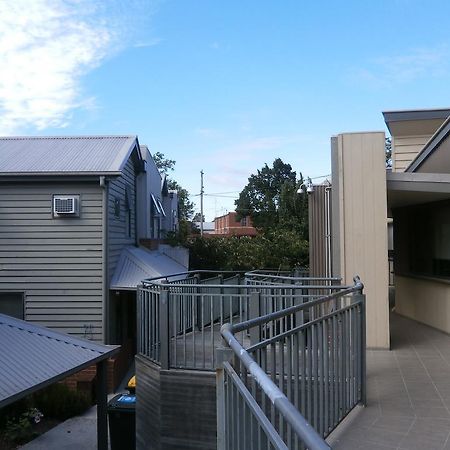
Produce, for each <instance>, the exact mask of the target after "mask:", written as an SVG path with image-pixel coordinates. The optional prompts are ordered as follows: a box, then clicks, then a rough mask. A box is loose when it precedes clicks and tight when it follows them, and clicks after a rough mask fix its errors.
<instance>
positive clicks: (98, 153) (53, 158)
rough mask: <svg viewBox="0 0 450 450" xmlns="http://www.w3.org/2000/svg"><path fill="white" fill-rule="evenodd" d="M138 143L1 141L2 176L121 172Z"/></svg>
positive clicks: (118, 139)
mask: <svg viewBox="0 0 450 450" xmlns="http://www.w3.org/2000/svg"><path fill="white" fill-rule="evenodd" d="M136 143H137V140H136V137H135V136H73V137H70V136H69V137H67V136H64V137H0V174H2V175H13V174H15V175H27V174H55V173H108V172H118V171H120V170H121V168H122V165H123V162H124V161H125V160H126V158H127V156H128V155H129V153H130V151H131V150H132V149H133V148H134V146H135V145H136Z"/></svg>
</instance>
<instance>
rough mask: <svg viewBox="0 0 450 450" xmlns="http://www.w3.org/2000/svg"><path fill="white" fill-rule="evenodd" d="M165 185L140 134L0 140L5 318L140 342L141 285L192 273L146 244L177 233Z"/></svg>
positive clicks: (0, 289) (0, 285)
mask: <svg viewBox="0 0 450 450" xmlns="http://www.w3.org/2000/svg"><path fill="white" fill-rule="evenodd" d="M162 185H163V186H164V183H163V180H162V177H161V175H160V174H159V172H158V170H157V168H156V166H155V164H154V162H153V159H152V157H151V155H150V152H149V151H148V149H147V148H146V147H145V146H140V145H139V142H138V139H137V137H136V136H85V137H7V138H0V313H5V314H9V315H12V316H15V317H17V318H22V319H25V320H27V321H30V322H36V323H39V324H41V325H44V326H47V327H49V328H52V329H56V330H58V331H61V332H64V333H69V334H73V335H77V336H79V337H84V338H88V339H92V340H95V341H101V342H105V343H116V344H124V343H125V342H128V341H131V342H132V344H134V341H135V333H136V324H135V320H136V319H135V311H136V303H135V301H136V294H135V291H136V284H137V283H138V282H139V281H140V280H141V279H142V276H144V277H145V276H153V275H154V274H158V275H160V274H164V273H161V272H164V271H169V272H170V273H175V272H182V271H184V270H185V269H186V267H187V257H186V254H185V253H184V252H183V251H182V250H177V249H172V248H167V247H165V246H162V247H161V249H159V250H156V251H153V252H150V251H149V250H147V249H146V248H144V247H141V246H140V242H141V240H143V239H144V240H148V239H152V238H162V237H164V232H165V230H170V231H173V230H175V229H176V227H177V204H176V202H177V196H176V193H172V195H170V193H169V191H167V189H166V190H164V189H161V186H162ZM136 249H138V250H139V251H137V252H136ZM156 256H157V257H156ZM113 278H114V280H115V281H114V286H112V285H111V281H112V280H113Z"/></svg>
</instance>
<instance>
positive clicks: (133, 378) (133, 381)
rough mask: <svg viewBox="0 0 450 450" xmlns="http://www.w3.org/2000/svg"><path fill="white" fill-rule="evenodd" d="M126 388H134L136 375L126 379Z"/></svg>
mask: <svg viewBox="0 0 450 450" xmlns="http://www.w3.org/2000/svg"><path fill="white" fill-rule="evenodd" d="M128 389H130V390H134V389H136V375H134V376H132V377H131V378H130V380H129V381H128Z"/></svg>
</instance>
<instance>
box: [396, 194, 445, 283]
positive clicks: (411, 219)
mask: <svg viewBox="0 0 450 450" xmlns="http://www.w3.org/2000/svg"><path fill="white" fill-rule="evenodd" d="M394 240H395V241H394V258H395V262H394V264H395V272H396V273H398V274H405V275H407V274H412V275H422V276H429V277H440V278H450V203H449V202H448V201H444V202H434V203H429V204H426V205H420V206H414V207H406V208H399V209H398V210H395V211H394Z"/></svg>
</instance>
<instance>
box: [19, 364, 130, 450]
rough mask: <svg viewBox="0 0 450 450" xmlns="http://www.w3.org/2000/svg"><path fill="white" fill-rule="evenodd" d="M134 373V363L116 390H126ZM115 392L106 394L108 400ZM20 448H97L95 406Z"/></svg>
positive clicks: (55, 449) (52, 449) (33, 449)
mask: <svg viewBox="0 0 450 450" xmlns="http://www.w3.org/2000/svg"><path fill="white" fill-rule="evenodd" d="M133 374H134V363H133V364H132V366H131V367H130V369H129V370H128V373H127V375H126V376H125V377H124V379H123V381H122V383H121V384H120V386H119V388H118V389H117V392H127V391H126V385H127V382H128V380H129V379H130V378H131V376H132V375H133ZM114 395H116V394H110V395H108V400H109V399H111V398H112V397H114ZM20 448H21V449H22V450H95V449H97V407H96V406H94V407H92V408H91V409H89V410H88V411H86V413H84V414H83V415H81V416H77V417H73V418H72V419H69V420H66V421H65V422H63V423H61V424H59V425H58V426H56V427H54V428H52V429H51V430H49V431H47V433H44V434H42V435H41V436H39V437H38V438H36V439H34V440H33V441H31V442H29V443H28V444H26V445H24V446H23V447H20Z"/></svg>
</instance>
